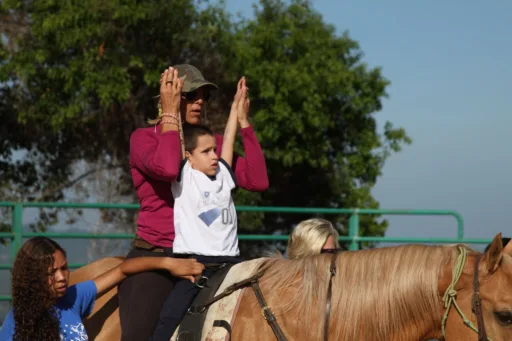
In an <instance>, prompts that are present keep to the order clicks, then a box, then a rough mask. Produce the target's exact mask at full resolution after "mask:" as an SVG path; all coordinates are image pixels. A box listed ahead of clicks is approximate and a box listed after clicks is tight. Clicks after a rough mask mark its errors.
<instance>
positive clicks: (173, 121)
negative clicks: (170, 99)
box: [160, 117, 179, 125]
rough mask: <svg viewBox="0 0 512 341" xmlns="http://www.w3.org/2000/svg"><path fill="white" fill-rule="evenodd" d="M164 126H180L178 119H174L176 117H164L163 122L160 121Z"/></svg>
mask: <svg viewBox="0 0 512 341" xmlns="http://www.w3.org/2000/svg"><path fill="white" fill-rule="evenodd" d="M160 122H161V123H162V124H165V123H172V124H176V125H179V121H178V119H177V118H174V117H164V118H162V120H161V121H160Z"/></svg>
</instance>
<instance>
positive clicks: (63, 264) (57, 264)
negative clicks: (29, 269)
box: [48, 251, 69, 298]
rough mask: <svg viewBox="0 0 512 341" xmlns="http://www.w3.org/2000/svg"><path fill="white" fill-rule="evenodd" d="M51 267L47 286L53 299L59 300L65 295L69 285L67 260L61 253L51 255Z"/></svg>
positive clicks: (56, 252)
mask: <svg viewBox="0 0 512 341" xmlns="http://www.w3.org/2000/svg"><path fill="white" fill-rule="evenodd" d="M53 259H54V262H53V267H51V268H50V269H49V273H50V275H49V277H48V285H49V286H50V290H51V291H52V293H53V294H54V296H55V298H60V297H62V296H64V294H65V293H66V289H67V288H68V283H69V269H68V260H67V259H66V256H64V254H63V253H62V252H61V251H55V253H54V254H53Z"/></svg>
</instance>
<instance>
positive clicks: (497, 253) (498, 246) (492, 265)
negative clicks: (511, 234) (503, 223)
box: [484, 233, 512, 273]
mask: <svg viewBox="0 0 512 341" xmlns="http://www.w3.org/2000/svg"><path fill="white" fill-rule="evenodd" d="M509 244H510V243H509ZM507 246H508V245H507ZM511 248H512V246H511ZM484 257H485V260H486V263H487V271H489V273H493V272H495V271H496V270H498V267H499V266H500V263H501V260H502V258H503V243H502V241H501V233H498V234H497V235H496V236H495V237H494V239H493V240H492V243H491V245H490V247H489V251H487V252H486V253H485V256H484Z"/></svg>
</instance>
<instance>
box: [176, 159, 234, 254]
mask: <svg viewBox="0 0 512 341" xmlns="http://www.w3.org/2000/svg"><path fill="white" fill-rule="evenodd" d="M234 188H236V178H235V176H234V174H233V171H232V169H231V167H229V165H228V164H227V163H226V162H225V161H224V160H223V159H220V160H219V166H218V168H217V175H216V176H215V178H211V177H208V176H207V175H206V174H204V173H202V172H200V171H197V170H195V169H193V168H192V167H191V166H190V164H189V162H188V161H185V162H184V165H183V167H182V169H181V173H180V176H179V177H178V179H177V180H176V181H174V182H173V183H172V185H171V189H172V194H173V196H174V228H175V233H176V236H175V239H174V245H173V252H174V253H181V254H198V255H205V256H238V255H239V254H240V251H239V249H238V234H237V215H236V210H235V205H234V203H233V199H232V197H231V191H232V190H233V189H234Z"/></svg>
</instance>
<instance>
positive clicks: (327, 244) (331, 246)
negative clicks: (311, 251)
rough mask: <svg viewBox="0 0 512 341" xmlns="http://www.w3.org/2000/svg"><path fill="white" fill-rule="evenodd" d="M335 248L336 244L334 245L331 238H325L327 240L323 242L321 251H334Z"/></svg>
mask: <svg viewBox="0 0 512 341" xmlns="http://www.w3.org/2000/svg"><path fill="white" fill-rule="evenodd" d="M335 248H336V244H335V243H334V238H333V236H329V237H327V239H326V240H325V244H324V246H322V249H335Z"/></svg>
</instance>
